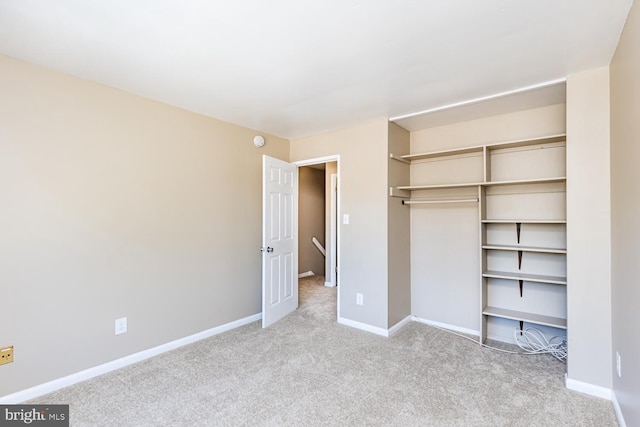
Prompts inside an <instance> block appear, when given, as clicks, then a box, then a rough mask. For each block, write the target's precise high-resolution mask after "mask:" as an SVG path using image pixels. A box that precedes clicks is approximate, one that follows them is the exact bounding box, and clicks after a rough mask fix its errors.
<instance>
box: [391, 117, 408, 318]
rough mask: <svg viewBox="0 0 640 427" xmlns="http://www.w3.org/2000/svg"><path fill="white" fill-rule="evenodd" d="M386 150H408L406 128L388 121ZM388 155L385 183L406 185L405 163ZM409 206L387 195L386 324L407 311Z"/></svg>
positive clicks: (392, 151)
mask: <svg viewBox="0 0 640 427" xmlns="http://www.w3.org/2000/svg"><path fill="white" fill-rule="evenodd" d="M388 139H389V144H388V152H389V154H391V153H393V154H395V155H399V156H401V155H403V154H409V132H407V131H406V130H405V129H403V128H401V127H400V126H398V125H396V124H395V123H389V137H388ZM387 159H388V163H389V166H388V168H389V169H388V173H389V178H388V180H389V182H388V186H390V187H396V186H399V185H407V183H408V182H409V165H407V164H405V163H401V162H398V161H397V160H393V159H390V158H389V156H388V155H387ZM409 209H410V208H409V206H403V205H402V199H399V198H397V197H389V198H388V218H389V227H388V237H387V240H388V242H389V279H388V281H389V289H388V293H389V295H388V298H389V315H388V318H389V320H388V322H389V327H391V326H393V325H395V324H396V323H398V322H400V321H402V320H403V319H404V318H406V317H407V316H410V315H411V227H410V222H409Z"/></svg>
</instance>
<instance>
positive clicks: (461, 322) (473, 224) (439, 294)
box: [411, 104, 565, 341]
mask: <svg viewBox="0 0 640 427" xmlns="http://www.w3.org/2000/svg"><path fill="white" fill-rule="evenodd" d="M564 132H565V105H564V104H559V105H552V106H548V107H543V108H536V109H532V110H527V111H520V112H515V113H510V114H504V115H499V116H493V117H487V118H482V119H478V120H472V121H466V122H458V123H453V124H450V125H445V126H438V127H434V128H430V129H425V130H420V131H415V132H411V152H412V153H421V152H427V151H436V150H439V149H443V150H444V149H449V148H461V147H469V146H474V145H481V144H487V143H492V142H502V141H511V140H517V139H526V138H533V137H537V136H545V135H553V134H560V133H564ZM449 159H450V160H442V159H438V161H435V162H434V161H429V162H427V163H425V166H426V168H424V167H423V168H421V167H420V166H419V165H418V166H412V169H411V170H412V172H411V174H412V176H411V183H412V185H419V184H421V183H423V184H424V183H434V184H439V183H454V182H479V181H482V180H483V163H482V155H481V154H471V155H462V156H456V157H455V158H449ZM507 166H508V165H507ZM414 195H415V197H421V196H422V197H430V198H433V197H435V198H439V197H442V198H452V197H453V198H477V197H478V192H477V188H475V187H473V188H463V189H455V190H446V191H441V192H429V193H425V194H421V193H420V192H414ZM563 214H564V212H562V213H559V215H563ZM478 236H479V221H478V205H477V204H472V203H460V204H442V205H418V206H414V207H411V305H412V314H413V315H414V316H417V317H419V318H421V319H425V320H428V321H432V322H438V323H442V324H447V325H450V326H453V327H456V328H460V329H463V330H467V331H469V332H475V333H477V331H479V329H480V323H479V322H480V285H479V271H480V265H479V251H480V249H479V242H478V241H479V237H478ZM513 330H514V328H513V325H512V324H509V323H508V322H500V321H499V319H492V321H491V322H490V325H489V334H490V336H492V337H493V338H497V339H501V340H505V341H511V340H512V339H513Z"/></svg>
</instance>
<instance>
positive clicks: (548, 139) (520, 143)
mask: <svg viewBox="0 0 640 427" xmlns="http://www.w3.org/2000/svg"><path fill="white" fill-rule="evenodd" d="M566 139H567V135H566V134H564V133H562V134H557V135H549V136H543V137H540V138H529V139H519V140H515V141H506V142H498V143H492V144H483V145H476V146H472V147H464V148H453V149H448V150H437V151H428V152H424V153H416V154H406V155H403V156H397V155H394V154H391V155H390V158H392V159H394V160H398V161H401V162H404V163H407V162H409V163H410V162H411V160H422V159H430V158H436V157H447V156H456V155H459V154H469V153H479V154H480V153H482V152H483V151H484V149H485V147H486V149H488V150H498V149H502V148H517V147H526V146H530V145H538V144H551V143H554V142H564V141H566Z"/></svg>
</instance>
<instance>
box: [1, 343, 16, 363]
mask: <svg viewBox="0 0 640 427" xmlns="http://www.w3.org/2000/svg"><path fill="white" fill-rule="evenodd" d="M11 362H13V346H12V345H10V346H9V347H2V348H0V365H4V364H6V363H11Z"/></svg>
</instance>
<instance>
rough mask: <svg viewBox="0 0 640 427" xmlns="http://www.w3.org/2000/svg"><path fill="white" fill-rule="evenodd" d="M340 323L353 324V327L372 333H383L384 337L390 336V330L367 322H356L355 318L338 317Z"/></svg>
mask: <svg viewBox="0 0 640 427" xmlns="http://www.w3.org/2000/svg"><path fill="white" fill-rule="evenodd" d="M338 323H340V324H341V325H345V326H351V327H352V328H356V329H361V330H363V331H367V332H371V333H372V334H376V335H381V336H383V337H388V336H389V330H387V329H384V328H379V327H377V326H371V325H367V324H366V323H361V322H356V321H355V320H351V319H345V318H344V317H338Z"/></svg>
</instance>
